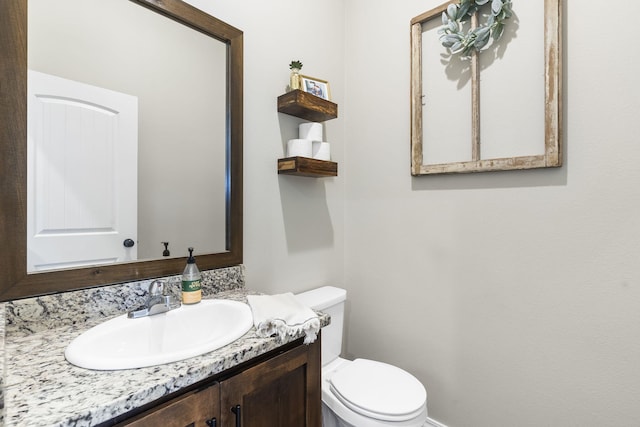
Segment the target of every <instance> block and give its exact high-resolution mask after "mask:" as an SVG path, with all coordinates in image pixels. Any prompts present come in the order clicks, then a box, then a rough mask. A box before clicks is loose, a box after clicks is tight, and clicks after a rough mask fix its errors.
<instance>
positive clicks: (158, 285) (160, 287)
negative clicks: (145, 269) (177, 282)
mask: <svg viewBox="0 0 640 427" xmlns="http://www.w3.org/2000/svg"><path fill="white" fill-rule="evenodd" d="M164 285H165V281H164V280H154V281H153V282H151V284H150V285H149V295H150V296H152V297H161V296H162V295H164Z"/></svg>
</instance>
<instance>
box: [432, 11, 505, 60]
mask: <svg viewBox="0 0 640 427" xmlns="http://www.w3.org/2000/svg"><path fill="white" fill-rule="evenodd" d="M485 5H490V6H491V13H489V14H488V15H484V16H486V22H483V23H479V24H478V27H477V28H472V29H470V30H469V31H467V32H466V33H465V32H463V29H462V27H463V25H464V24H465V23H466V22H467V19H470V18H471V16H472V15H473V14H474V13H476V12H478V11H480V9H481V8H482V6H485ZM512 15H513V11H512V9H511V0H460V3H459V4H450V5H449V7H447V10H446V12H443V13H442V27H440V29H439V30H438V34H440V42H441V43H442V45H443V46H444V47H446V48H447V49H449V51H450V52H451V53H452V54H454V55H455V54H460V55H462V56H463V57H467V56H469V55H471V52H472V51H474V50H476V51H481V50H482V49H483V48H485V47H486V46H487V43H489V40H490V38H493V40H494V41H497V40H498V39H500V37H502V33H503V32H504V22H505V21H506V20H507V19H509V18H510V17H511V16H512Z"/></svg>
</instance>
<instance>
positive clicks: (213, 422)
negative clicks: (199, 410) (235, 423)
mask: <svg viewBox="0 0 640 427" xmlns="http://www.w3.org/2000/svg"><path fill="white" fill-rule="evenodd" d="M205 422H206V423H207V425H208V426H209V427H216V425H218V422H217V421H216V419H215V418H211V419H210V420H207V421H205Z"/></svg>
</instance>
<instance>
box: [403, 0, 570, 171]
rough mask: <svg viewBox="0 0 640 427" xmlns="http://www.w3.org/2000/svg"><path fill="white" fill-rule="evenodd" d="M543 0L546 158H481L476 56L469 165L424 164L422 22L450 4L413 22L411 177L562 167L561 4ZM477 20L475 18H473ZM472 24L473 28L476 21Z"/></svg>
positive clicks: (556, 0)
mask: <svg viewBox="0 0 640 427" xmlns="http://www.w3.org/2000/svg"><path fill="white" fill-rule="evenodd" d="M540 1H544V90H545V94H544V102H545V106H544V135H545V142H544V154H540V155H531V156H518V157H507V158H494V159H482V158H481V153H480V111H479V110H480V96H479V85H480V70H479V59H478V53H477V52H475V51H474V52H473V54H472V56H471V58H470V59H469V61H470V62H471V64H470V70H471V103H472V105H471V116H472V117H471V151H472V153H471V154H472V155H471V158H472V160H471V161H461V162H452V163H439V164H425V163H424V158H423V144H425V141H423V139H424V138H423V123H422V117H423V109H422V106H423V102H424V94H423V88H422V76H423V71H422V36H423V24H425V23H426V22H428V21H430V20H432V19H436V18H438V19H439V18H440V17H441V15H442V13H443V12H444V11H446V10H447V7H448V6H449V5H450V4H457V3H459V0H451V1H447V2H446V3H444V4H442V5H440V6H438V7H436V8H434V9H432V10H430V11H427V12H425V13H423V14H421V15H418V16H416V17H415V18H413V19H412V20H411V175H413V176H421V175H433V174H450V173H470V172H487V171H503V170H517V169H534V168H549V167H560V166H562V68H563V67H562V38H561V35H562V28H561V27H562V0H540ZM475 22H477V18H476V19H475ZM472 25H474V23H473V20H472ZM443 49H444V48H443Z"/></svg>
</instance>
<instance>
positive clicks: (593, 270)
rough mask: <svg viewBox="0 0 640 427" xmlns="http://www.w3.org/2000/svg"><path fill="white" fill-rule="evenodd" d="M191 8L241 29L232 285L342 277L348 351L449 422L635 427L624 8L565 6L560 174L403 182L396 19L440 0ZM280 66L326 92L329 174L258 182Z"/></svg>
mask: <svg viewBox="0 0 640 427" xmlns="http://www.w3.org/2000/svg"><path fill="white" fill-rule="evenodd" d="M191 3H192V4H194V5H196V6H198V7H201V8H202V9H204V10H206V11H208V12H210V13H212V14H213V15H215V16H218V17H220V18H221V19H223V20H225V21H227V22H229V23H231V24H232V25H235V26H237V27H239V28H241V29H242V30H244V32H245V157H244V165H245V219H244V229H245V240H244V241H245V265H246V268H247V282H248V283H247V285H248V286H249V287H251V288H253V289H258V290H262V291H265V292H279V291H284V290H294V291H295V290H302V289H306V288H309V287H312V286H315V285H319V284H326V283H338V284H339V283H344V286H345V287H346V288H347V289H348V291H349V298H350V301H349V313H348V318H347V320H348V325H347V327H348V335H347V346H346V349H347V353H348V354H349V355H352V356H360V357H371V358H376V359H379V360H384V361H388V362H391V363H395V364H397V365H399V366H402V367H404V368H406V369H408V370H410V371H412V372H413V373H415V374H416V375H417V376H418V377H419V379H420V380H422V381H423V382H424V383H425V384H426V386H427V388H428V391H429V410H430V414H431V416H432V417H433V418H435V419H437V420H439V421H441V422H443V423H444V424H447V425H448V426H449V427H467V426H469V427H483V426H491V427H495V426H519V427H520V426H527V425H545V426H563V427H564V426H581V427H583V426H602V425H606V426H637V425H639V424H640V407H639V406H638V405H637V396H638V391H639V390H640V368H639V367H638V366H640V365H639V364H638V360H640V344H639V343H640V339H638V337H640V304H639V303H640V272H638V268H637V265H638V255H639V253H640V243H638V242H640V223H639V222H638V220H637V211H638V208H639V207H640V190H638V187H637V183H638V182H640V180H639V178H640V176H639V172H638V170H637V168H636V167H635V166H636V164H637V161H636V159H637V158H638V157H639V156H640V144H638V141H637V139H638V137H637V135H638V134H640V133H639V132H638V131H640V129H639V127H640V120H638V117H640V89H639V88H638V86H637V85H636V84H635V79H636V76H637V75H639V73H640V59H639V58H638V53H637V52H638V50H637V49H636V48H635V47H634V45H633V40H634V35H635V34H634V31H635V28H636V25H635V17H636V16H637V14H638V12H640V5H638V4H636V2H633V1H631V0H624V1H622V2H619V3H617V5H616V7H615V9H616V11H624V12H623V13H613V11H612V8H606V7H603V6H602V4H598V3H597V2H577V1H571V0H566V3H567V5H566V7H565V9H566V10H565V13H566V21H565V23H566V34H565V35H566V44H565V47H566V55H565V56H566V77H565V95H566V105H565V118H566V126H565V141H566V147H565V148H566V151H565V153H566V162H565V166H563V167H562V168H561V169H550V170H535V171H520V172H507V173H487V174H477V175H468V176H433V177H420V178H412V177H411V176H410V174H409V20H410V19H411V18H412V17H413V16H416V15H418V14H420V13H422V12H424V11H426V10H428V9H430V8H431V7H433V6H436V5H437V4H439V3H440V2H439V1H435V0H427V1H418V0H407V1H404V2H392V1H389V0H349V1H346V2H343V1H341V0H329V1H324V2H317V3H305V2H303V3H300V2H294V1H290V0H278V1H270V2H261V1H257V0H252V1H245V2H231V1H225V2H210V1H207V0H198V1H196V0H191ZM345 7H346V11H345V10H344V9H343V8H345ZM517 7H518V6H517V3H514V8H515V9H516V11H517ZM605 16H606V18H604V17H605ZM309 17H312V18H309ZM617 20H621V21H622V22H621V23H618V21H617ZM614 28H615V29H614ZM292 59H300V60H302V62H303V63H304V64H305V65H304V68H303V73H307V74H309V75H311V76H314V77H319V78H325V79H328V80H329V81H330V82H331V86H332V92H333V95H334V99H335V100H336V102H337V103H338V104H339V106H340V117H339V118H338V119H337V120H333V121H330V122H327V129H326V133H327V139H328V140H329V141H331V142H332V143H333V146H332V150H333V151H332V152H333V155H334V159H335V160H337V161H338V162H339V164H340V176H339V177H338V178H331V179H308V178H296V177H278V176H277V175H276V172H275V162H276V159H277V158H278V157H281V156H282V154H283V152H284V150H283V143H284V142H285V141H286V140H287V139H289V138H292V137H294V136H295V128H296V125H297V123H298V122H299V121H298V120H297V119H293V118H289V117H287V116H284V115H281V114H280V115H279V114H278V113H277V112H276V108H275V104H276V97H277V96H278V95H280V94H281V93H282V92H283V89H284V86H285V85H286V81H287V78H288V68H287V65H288V63H289V61H291V60H292ZM372 87H375V88H376V90H375V91H372V90H371V88H372ZM522 131H523V132H527V131H528V129H522ZM343 268H344V271H343Z"/></svg>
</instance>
